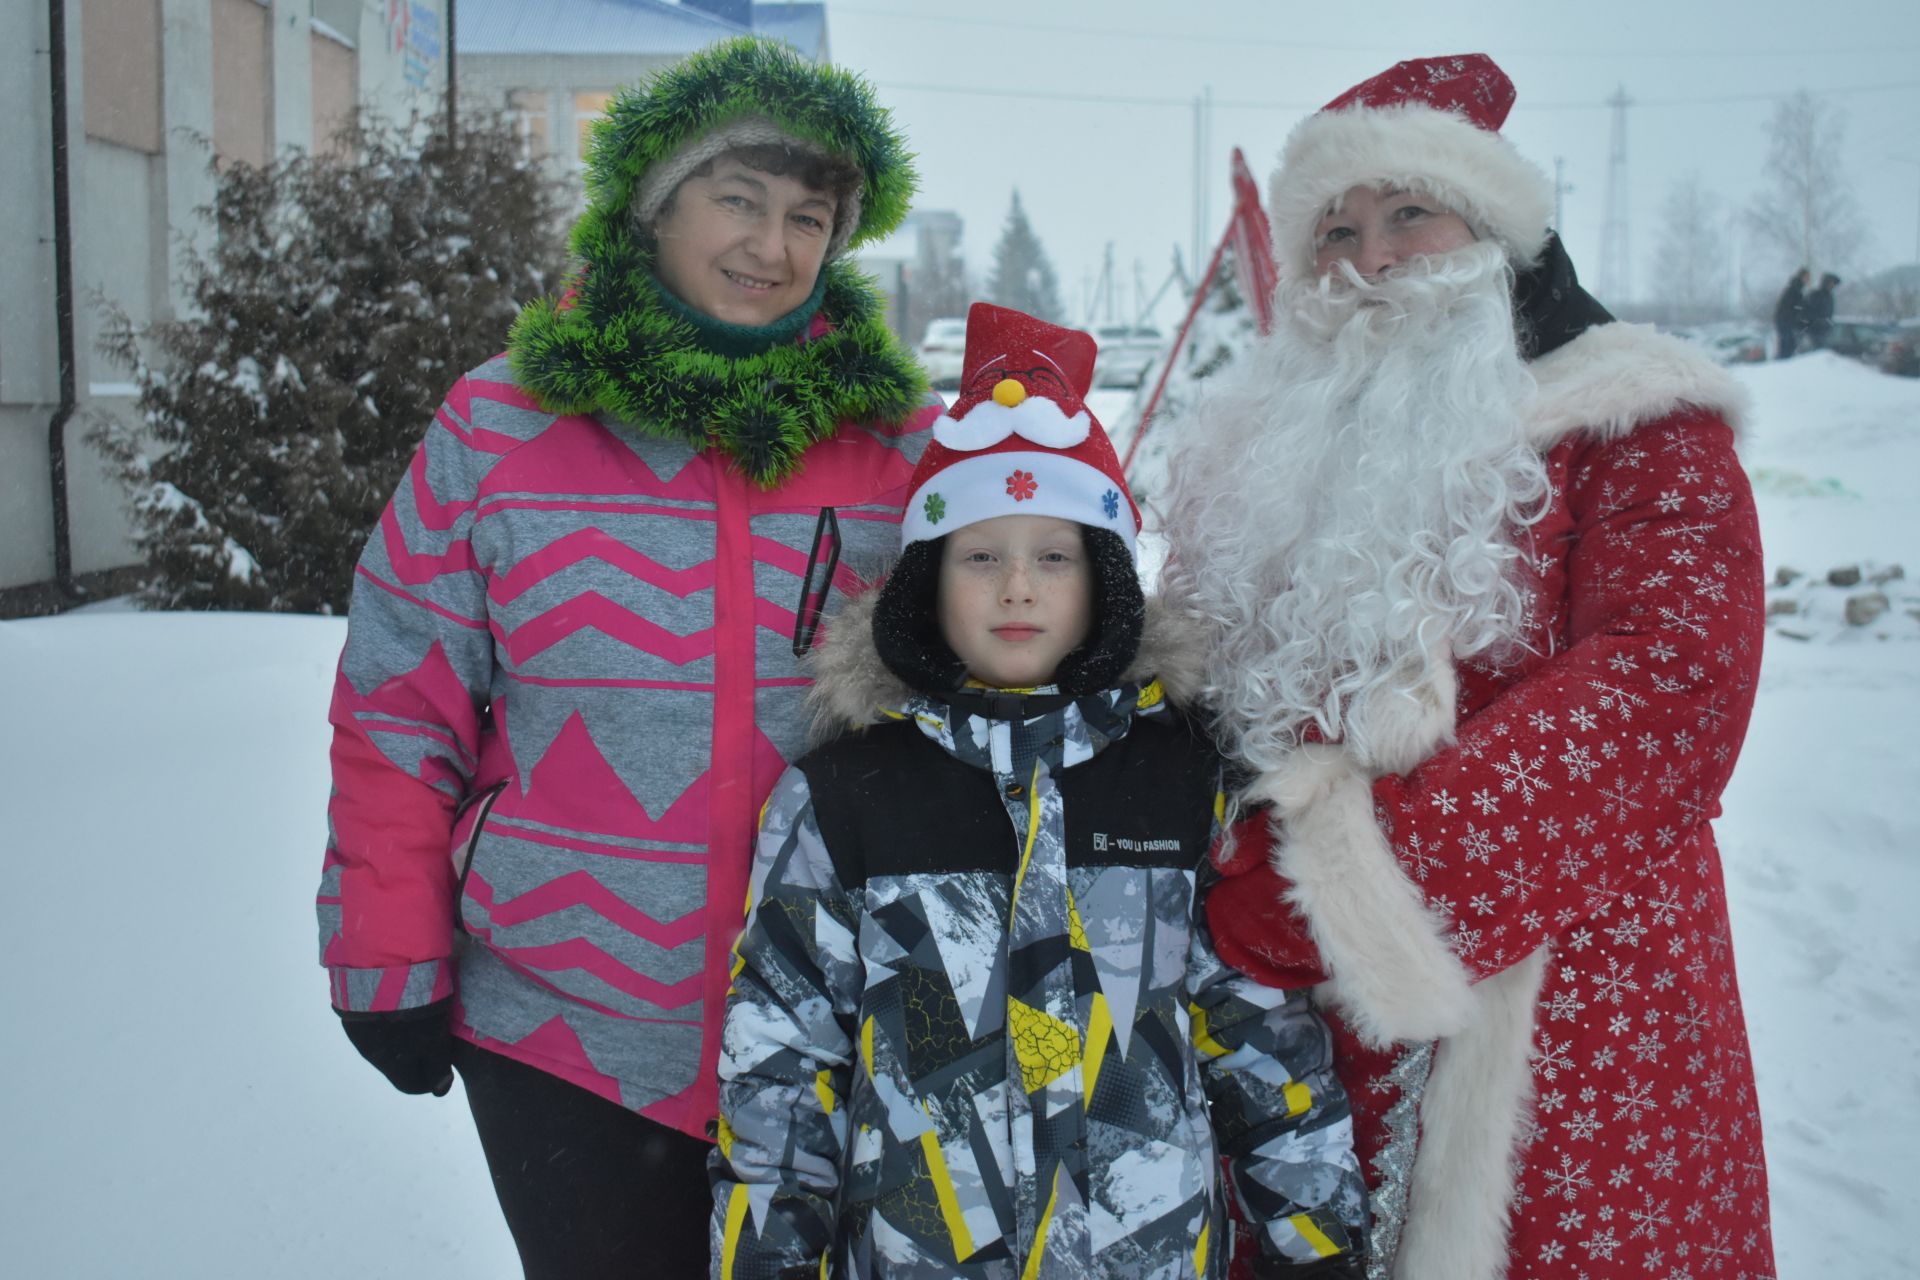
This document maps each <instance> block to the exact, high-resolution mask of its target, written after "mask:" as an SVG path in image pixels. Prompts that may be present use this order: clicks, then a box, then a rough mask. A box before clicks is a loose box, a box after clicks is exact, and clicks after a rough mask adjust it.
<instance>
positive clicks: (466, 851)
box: [453, 782, 507, 933]
mask: <svg viewBox="0 0 1920 1280" xmlns="http://www.w3.org/2000/svg"><path fill="white" fill-rule="evenodd" d="M506 789H507V784H506V783H505V782H497V783H495V784H494V785H493V786H491V787H488V788H487V789H486V790H485V791H483V792H481V793H480V794H479V795H477V796H470V797H468V799H467V802H466V803H465V804H463V805H461V806H460V808H459V809H458V810H456V811H455V813H454V820H455V821H456V822H457V821H458V820H459V818H460V815H461V814H462V813H465V812H466V811H467V810H468V809H471V808H474V807H476V806H477V807H478V808H479V810H480V816H479V817H477V818H475V819H474V820H473V830H471V831H469V832H467V842H466V844H465V845H464V846H462V847H461V850H460V879H459V880H458V882H456V883H455V885H454V887H453V927H454V928H455V929H458V930H459V931H460V932H461V933H465V932H466V931H467V924H466V921H465V920H464V919H462V918H461V911H460V904H461V903H463V902H465V901H466V900H467V877H468V876H470V875H472V874H473V855H474V851H475V850H477V849H478V848H479V847H480V833H481V832H482V831H483V830H485V829H486V825H487V816H488V815H489V814H491V813H492V812H493V805H494V802H495V801H497V800H498V799H499V798H500V793H501V792H502V791H505V790H506Z"/></svg>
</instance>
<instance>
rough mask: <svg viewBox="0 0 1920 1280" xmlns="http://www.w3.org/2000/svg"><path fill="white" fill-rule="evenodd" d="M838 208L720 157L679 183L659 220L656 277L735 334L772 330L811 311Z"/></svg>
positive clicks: (820, 195) (784, 180)
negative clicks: (740, 329) (802, 310)
mask: <svg viewBox="0 0 1920 1280" xmlns="http://www.w3.org/2000/svg"><path fill="white" fill-rule="evenodd" d="M833 215H834V203H833V198H832V197H831V196H829V195H827V194H826V193H824V192H820V191H815V190H814V189H813V188H811V187H808V186H806V185H805V184H804V183H802V182H800V181H799V180H798V179H796V178H791V177H784V176H782V175H779V174H772V173H763V172H761V171H760V170H758V169H751V168H748V167H747V166H746V165H745V164H744V163H742V162H741V161H740V160H738V159H736V158H734V157H732V156H722V157H721V158H720V159H719V160H716V161H715V162H714V164H713V169H712V171H711V172H709V173H706V174H696V175H694V176H693V177H691V178H688V179H687V180H686V181H685V182H682V183H681V184H680V186H679V188H678V189H677V190H675V191H674V193H673V196H672V198H671V199H670V200H668V202H667V208H666V210H665V211H664V212H663V213H662V214H661V215H660V217H659V218H657V219H655V220H654V224H653V234H654V238H655V240H656V241H658V243H659V250H658V253H657V256H656V258H655V260H654V273H655V274H656V275H658V276H659V277H660V283H661V284H664V285H665V286H666V287H667V288H668V289H670V290H672V291H673V293H674V294H675V295H676V296H677V297H679V299H680V300H681V301H682V302H685V303H686V304H687V305H688V306H690V307H692V308H693V309H694V310H696V311H699V312H701V313H702V314H705V315H708V316H711V317H713V318H714V319H715V320H722V321H725V322H726V323H728V324H737V325H746V326H749V327H758V326H761V325H766V324H771V323H773V322H774V321H775V320H778V319H779V318H780V317H781V316H784V315H786V314H787V313H788V312H789V311H792V310H793V309H794V308H795V307H797V306H799V305H800V304H801V303H803V302H805V301H806V300H807V298H808V296H809V295H810V294H812V293H813V286H814V282H815V281H817V280H818V279H819V278H820V264H821V261H822V259H824V258H825V257H826V253H827V242H828V240H829V239H831V238H832V235H833Z"/></svg>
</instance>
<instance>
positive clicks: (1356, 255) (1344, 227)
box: [1313, 187, 1476, 280]
mask: <svg viewBox="0 0 1920 1280" xmlns="http://www.w3.org/2000/svg"><path fill="white" fill-rule="evenodd" d="M1475 239H1476V237H1475V236H1474V234H1473V229H1472V228H1471V227H1469V226H1467V221H1466V219H1465V218H1462V217H1461V216H1460V215H1459V214H1457V213H1451V212H1449V211H1447V210H1446V209H1443V208H1441V207H1440V205H1439V203H1438V202H1436V201H1435V200H1434V199H1433V198H1432V197H1430V196H1423V195H1416V194H1415V193H1413V192H1411V191H1400V190H1397V189H1395V188H1392V187H1389V188H1388V189H1387V190H1385V191H1376V190H1374V189H1373V188H1372V187H1349V188H1348V189H1347V193H1346V195H1344V196H1342V197H1340V209H1339V211H1338V212H1337V213H1330V214H1328V215H1327V216H1326V217H1324V218H1322V219H1320V223H1319V225H1318V226H1316V227H1315V228H1314V229H1313V258H1314V269H1315V270H1316V271H1317V272H1318V273H1319V274H1321V275H1325V274H1327V272H1329V271H1331V270H1332V269H1333V267H1334V264H1335V263H1338V262H1343V261H1344V262H1351V263H1352V264H1353V269H1354V270H1355V271H1357V272H1359V273H1360V275H1361V276H1362V277H1364V278H1365V279H1368V280H1372V279H1376V278H1377V277H1378V276H1379V275H1380V273H1381V272H1383V271H1386V270H1387V269H1388V268H1390V267H1394V266H1398V265H1399V264H1400V263H1402V262H1405V261H1406V260H1407V259H1409V258H1412V257H1417V256H1418V255H1420V254H1435V253H1451V252H1452V251H1453V250H1455V249H1464V248H1465V247H1466V246H1468V245H1470V244H1472V243H1473V242H1474V240H1475Z"/></svg>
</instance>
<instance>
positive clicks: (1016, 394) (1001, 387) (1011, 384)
mask: <svg viewBox="0 0 1920 1280" xmlns="http://www.w3.org/2000/svg"><path fill="white" fill-rule="evenodd" d="M1026 398H1027V389H1026V388H1025V387H1023V386H1021V385H1020V384H1019V383H1018V382H1016V381H1014V380H1013V379H1012V378H1002V379H1000V381H998V382H996V383H994V384H993V402H994V403H995V404H999V405H1005V406H1006V407H1007V408H1009V409H1011V408H1013V407H1014V406H1015V405H1017V404H1019V403H1020V402H1021V401H1022V400H1025V399H1026Z"/></svg>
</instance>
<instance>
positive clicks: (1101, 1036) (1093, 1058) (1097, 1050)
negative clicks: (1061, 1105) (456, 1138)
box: [1080, 991, 1113, 1109]
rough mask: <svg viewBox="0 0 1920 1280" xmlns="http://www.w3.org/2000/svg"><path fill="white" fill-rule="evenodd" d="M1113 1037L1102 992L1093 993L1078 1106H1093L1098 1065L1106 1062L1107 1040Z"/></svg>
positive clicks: (1111, 1024) (1110, 1014)
mask: <svg viewBox="0 0 1920 1280" xmlns="http://www.w3.org/2000/svg"><path fill="white" fill-rule="evenodd" d="M1112 1035H1113V1011H1112V1010H1111V1009H1109V1008H1107V996H1106V993H1105V992H1103V991H1096V992H1094V993H1093V1011H1092V1012H1091V1013H1089V1014H1088V1015H1087V1041H1086V1057H1085V1058H1083V1059H1082V1060H1081V1067H1080V1087H1081V1089H1082V1092H1081V1094H1080V1105H1081V1107H1082V1108H1083V1109H1086V1108H1091V1107H1092V1106H1093V1086H1094V1084H1095V1083H1096V1082H1097V1081H1098V1080H1099V1079H1100V1064H1101V1063H1102V1062H1103V1061H1105V1060H1106V1056H1107V1040H1108V1038H1109V1037H1111V1036H1112Z"/></svg>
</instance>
